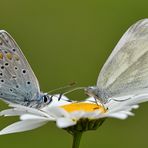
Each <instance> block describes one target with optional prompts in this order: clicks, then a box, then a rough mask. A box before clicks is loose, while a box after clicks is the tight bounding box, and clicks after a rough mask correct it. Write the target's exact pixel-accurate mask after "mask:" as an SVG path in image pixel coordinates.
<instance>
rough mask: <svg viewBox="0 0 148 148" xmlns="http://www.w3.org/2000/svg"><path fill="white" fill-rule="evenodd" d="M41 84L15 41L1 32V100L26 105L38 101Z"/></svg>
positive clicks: (4, 32)
mask: <svg viewBox="0 0 148 148" xmlns="http://www.w3.org/2000/svg"><path fill="white" fill-rule="evenodd" d="M39 93H40V89H39V84H38V81H37V78H36V77H35V75H34V73H33V71H32V69H31V67H30V65H29V63H28V62H27V60H26V58H25V56H24V55H23V53H22V51H21V50H20V48H19V46H18V45H17V44H16V42H15V41H14V39H13V38H12V37H11V36H10V35H9V34H8V33H7V32H6V31H4V30H1V31H0V98H1V99H3V100H4V101H8V102H12V103H19V104H22V105H24V104H25V103H28V102H30V101H32V100H35V99H37V96H38V95H39Z"/></svg>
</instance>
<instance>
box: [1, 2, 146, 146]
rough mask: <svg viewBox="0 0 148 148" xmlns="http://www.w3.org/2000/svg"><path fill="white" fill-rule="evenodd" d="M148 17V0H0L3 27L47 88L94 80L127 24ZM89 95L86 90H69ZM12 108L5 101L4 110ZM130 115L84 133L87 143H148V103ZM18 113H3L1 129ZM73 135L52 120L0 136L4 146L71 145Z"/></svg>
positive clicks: (76, 95)
mask: <svg viewBox="0 0 148 148" xmlns="http://www.w3.org/2000/svg"><path fill="white" fill-rule="evenodd" d="M146 17H148V1H146V0H130V1H129V0H120V1H119V0H111V1H109V0H75V1H69V0H54V1H53V0H52V1H51V0H38V1H35V0H24V1H21V0H7V1H2V0H1V1H0V29H5V30H7V31H8V32H9V33H10V34H11V35H12V36H13V37H14V38H15V40H16V41H17V43H18V44H19V45H20V47H21V49H22V50H23V52H24V54H25V55H26V57H27V59H28V61H29V63H30V64H31V66H32V68H33V70H34V72H35V74H36V76H37V77H38V79H39V82H40V86H41V90H43V91H49V90H51V89H54V88H58V87H60V86H63V85H66V84H67V83H69V82H71V81H76V82H78V85H79V86H88V85H94V84H95V83H96V79H97V76H98V73H99V71H100V69H101V67H102V65H103V63H104V62H105V60H106V59H107V57H108V56H109V54H110V52H111V51H112V49H113V48H114V46H115V45H116V43H117V41H118V40H119V39H120V37H121V36H122V34H123V33H124V32H125V31H126V29H127V28H128V27H129V26H130V25H131V24H133V23H134V22H136V21H137V20H139V19H142V18H146ZM69 97H71V98H72V99H75V100H78V99H83V98H84V97H85V96H84V95H83V93H82V92H81V91H78V92H75V93H72V94H69ZM4 108H6V105H5V104H4V103H3V102H0V109H1V110H2V109H4ZM134 112H135V113H136V116H135V117H130V118H128V119H127V120H124V121H122V120H117V119H108V120H107V121H106V122H105V123H104V124H103V126H102V127H101V128H100V129H98V130H97V131H94V132H87V133H85V134H84V135H83V138H82V141H81V146H80V147H81V148H90V147H93V148H96V147H98V148H100V147H103V148H108V147H113V148H131V147H134V148H139V147H142V146H143V147H146V146H148V140H147V139H148V116H147V115H148V103H145V104H142V105H141V107H140V109H138V110H136V111H134ZM16 120H17V118H14V117H11V118H3V117H0V128H1V129H2V128H3V127H5V126H6V125H8V124H10V123H12V122H13V121H16ZM71 142H72V141H71V136H70V135H69V134H67V133H66V132H65V131H63V130H61V129H58V128H57V127H56V126H55V124H54V123H49V124H47V125H45V126H43V127H41V128H39V129H36V130H33V131H29V132H24V133H18V134H11V135H5V136H0V147H5V148H9V147H12V148H13V147H15V148H20V147H21V148H26V147H27V148H32V147H35V148H40V147H44V148H45V147H48V148H52V147H54V148H70V147H71Z"/></svg>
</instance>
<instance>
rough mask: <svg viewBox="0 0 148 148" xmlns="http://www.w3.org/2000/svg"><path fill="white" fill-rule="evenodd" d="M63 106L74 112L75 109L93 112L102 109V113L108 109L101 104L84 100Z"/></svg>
mask: <svg viewBox="0 0 148 148" xmlns="http://www.w3.org/2000/svg"><path fill="white" fill-rule="evenodd" d="M61 108H63V109H65V110H66V111H67V112H74V111H85V112H92V111H95V110H98V111H101V112H102V113H104V112H106V109H105V108H104V107H103V106H102V105H99V104H95V103H94V104H93V103H84V102H76V103H72V104H67V105H63V106H61Z"/></svg>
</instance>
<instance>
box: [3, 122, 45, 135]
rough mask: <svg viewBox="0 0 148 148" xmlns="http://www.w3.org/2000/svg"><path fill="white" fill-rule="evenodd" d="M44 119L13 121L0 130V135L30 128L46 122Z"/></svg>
mask: <svg viewBox="0 0 148 148" xmlns="http://www.w3.org/2000/svg"><path fill="white" fill-rule="evenodd" d="M46 123H47V121H46V120H24V121H19V122H16V123H13V124H11V125H9V126H7V127H6V128H4V129H3V130H1V131H0V135H4V134H10V133H17V132H23V131H28V130H32V129H35V128H38V127H40V126H42V125H44V124H46Z"/></svg>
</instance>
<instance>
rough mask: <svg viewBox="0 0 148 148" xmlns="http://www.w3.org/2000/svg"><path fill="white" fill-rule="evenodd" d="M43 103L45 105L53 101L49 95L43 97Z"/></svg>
mask: <svg viewBox="0 0 148 148" xmlns="http://www.w3.org/2000/svg"><path fill="white" fill-rule="evenodd" d="M43 101H44V103H50V102H51V101H52V99H51V98H49V97H48V95H44V96H43Z"/></svg>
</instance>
